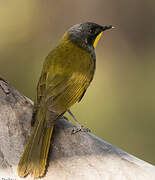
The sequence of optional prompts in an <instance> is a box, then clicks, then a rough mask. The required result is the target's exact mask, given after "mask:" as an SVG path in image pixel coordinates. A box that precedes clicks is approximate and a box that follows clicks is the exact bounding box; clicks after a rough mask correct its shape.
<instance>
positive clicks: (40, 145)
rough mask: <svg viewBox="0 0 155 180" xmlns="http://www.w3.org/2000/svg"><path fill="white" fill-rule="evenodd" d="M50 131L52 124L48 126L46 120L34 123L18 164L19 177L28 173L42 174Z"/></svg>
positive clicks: (36, 175) (39, 175) (35, 175)
mask: <svg viewBox="0 0 155 180" xmlns="http://www.w3.org/2000/svg"><path fill="white" fill-rule="evenodd" d="M52 132H53V126H50V127H48V126H47V121H45V120H41V121H39V122H37V123H35V125H34V127H33V129H32V132H31V135H30V138H29V140H28V143H27V145H26V147H25V150H24V153H23V155H22V157H21V159H20V161H19V164H18V169H17V171H18V175H19V176H20V177H25V176H27V175H28V174H29V173H30V174H31V176H33V177H35V178H39V177H42V176H43V175H44V172H45V168H46V161H47V157H48V152H49V147H50V139H51V136H52Z"/></svg>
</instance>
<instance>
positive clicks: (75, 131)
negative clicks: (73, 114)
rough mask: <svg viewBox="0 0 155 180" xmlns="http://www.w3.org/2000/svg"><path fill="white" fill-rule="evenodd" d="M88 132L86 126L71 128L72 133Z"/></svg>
mask: <svg viewBox="0 0 155 180" xmlns="http://www.w3.org/2000/svg"><path fill="white" fill-rule="evenodd" d="M80 131H81V132H90V129H88V128H84V127H83V126H79V127H74V128H73V129H72V134H75V133H77V132H80Z"/></svg>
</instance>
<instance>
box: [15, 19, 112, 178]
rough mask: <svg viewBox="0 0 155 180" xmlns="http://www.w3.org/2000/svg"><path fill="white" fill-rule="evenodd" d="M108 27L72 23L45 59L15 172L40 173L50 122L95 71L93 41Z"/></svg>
mask: <svg viewBox="0 0 155 180" xmlns="http://www.w3.org/2000/svg"><path fill="white" fill-rule="evenodd" d="M111 28H112V26H111V25H110V26H100V25H98V24H95V23H91V22H86V23H81V24H77V25H74V26H73V27H71V28H70V29H69V30H68V31H67V32H66V33H65V34H64V36H63V37H62V39H61V41H60V43H59V44H58V45H57V47H56V48H54V49H53V50H52V51H51V52H50V53H49V55H48V56H47V58H46V59H45V61H44V64H43V69H42V73H41V76H40V79H39V82H38V86H37V96H36V100H35V103H34V111H33V117H32V118H33V119H32V122H33V123H34V125H33V127H32V131H31V135H30V138H29V139H28V142H27V145H26V147H25V150H24V153H23V155H22V156H21V159H20V162H19V164H18V175H19V176H21V177H25V176H26V175H28V174H31V175H32V176H33V177H35V178H39V177H42V176H43V175H44V173H45V167H46V161H47V156H48V152H49V147H50V140H51V136H52V131H53V125H54V124H55V122H56V121H57V120H58V119H59V118H60V117H61V116H62V115H63V114H64V113H65V112H66V111H67V110H69V109H70V107H71V106H72V105H73V104H74V103H76V102H79V101H80V100H81V98H82V97H83V95H84V93H85V92H86V90H87V88H88V86H89V85H90V83H91V81H92V79H93V76H94V72H95V61H96V56H95V47H96V44H97V42H98V40H99V38H100V36H101V34H102V33H103V32H104V31H105V30H108V29H111ZM49 123H50V126H49Z"/></svg>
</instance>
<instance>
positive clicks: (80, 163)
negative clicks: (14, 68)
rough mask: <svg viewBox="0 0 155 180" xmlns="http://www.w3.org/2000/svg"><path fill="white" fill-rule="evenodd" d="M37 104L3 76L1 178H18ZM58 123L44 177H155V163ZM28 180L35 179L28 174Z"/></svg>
mask: <svg viewBox="0 0 155 180" xmlns="http://www.w3.org/2000/svg"><path fill="white" fill-rule="evenodd" d="M32 107H33V103H32V101H31V100H29V99H28V98H26V97H25V96H23V95H21V94H20V93H19V92H18V91H17V90H15V89H14V88H13V87H11V86H10V85H9V84H8V83H7V82H6V81H4V80H3V79H0V180H2V179H3V180H6V179H9V180H17V179H19V180H20V179H21V178H19V177H18V176H17V171H16V169H17V164H18V161H19V158H20V156H21V154H22V152H23V150H24V147H25V144H26V141H27V139H28V137H29V135H30V130H31V116H32ZM73 127H74V125H72V124H71V123H69V122H67V121H65V120H63V119H61V120H59V121H58V123H57V124H56V125H55V129H54V135H53V138H52V140H51V141H52V142H51V147H50V152H49V158H48V167H47V172H46V175H45V177H43V178H42V179H43V180H52V179H53V180H73V179H74V180H94V179H95V180H155V166H153V165H151V164H149V163H147V162H145V161H142V160H140V159H138V158H136V157H134V156H132V155H130V154H128V153H126V152H124V151H122V150H120V149H119V148H116V147H114V146H112V145H111V144H109V143H107V142H105V141H103V140H102V139H100V138H98V137H96V136H94V135H93V134H91V133H85V132H78V133H76V134H74V135H72V134H71V131H72V128H73ZM25 179H28V180H30V179H32V178H31V177H30V176H27V177H26V178H25Z"/></svg>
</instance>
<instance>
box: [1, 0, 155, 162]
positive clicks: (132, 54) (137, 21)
mask: <svg viewBox="0 0 155 180" xmlns="http://www.w3.org/2000/svg"><path fill="white" fill-rule="evenodd" d="M154 7H155V1H154V0H149V1H145V0H141V1H139V0H130V1H124V0H117V1H114V0H113V1H112V0H111V1H109V0H97V1H90V0H85V1H83V0H78V1H72V0H67V1H66V0H61V1H54V0H53V1H51V0H44V1H42V0H34V1H32V0H22V1H21V0H14V1H10V0H5V1H0V76H2V77H3V78H5V79H7V80H8V81H9V82H10V83H11V84H12V85H13V86H14V87H15V88H17V89H18V90H19V91H20V92H22V93H23V94H24V95H26V96H28V97H30V98H32V99H33V97H34V94H35V92H36V89H35V88H36V84H37V81H38V78H39V76H40V71H41V68H42V63H43V60H44V58H45V57H46V55H47V54H48V52H49V51H50V50H51V49H52V48H54V46H55V45H56V44H57V43H58V42H59V40H60V38H61V36H62V35H63V33H64V32H65V30H66V29H68V28H69V27H70V26H72V25H73V24H77V23H80V22H85V21H92V22H96V23H99V24H102V25H104V24H106V25H109V24H113V25H114V26H116V29H114V30H113V31H109V32H105V34H104V35H103V37H102V39H101V40H100V42H99V44H98V46H97V49H96V54H97V69H96V74H95V78H94V80H93V82H92V84H91V86H90V88H89V89H88V91H87V93H86V95H85V97H84V98H83V100H82V102H81V103H80V104H76V105H74V107H73V108H72V110H73V112H74V113H75V115H76V117H77V119H78V120H80V122H81V123H82V124H83V125H84V126H86V127H89V128H90V129H91V130H92V132H93V133H94V134H96V135H97V136H99V137H101V138H103V139H104V140H106V141H108V142H110V143H112V144H113V145H115V146H117V147H120V148H121V149H123V150H125V151H127V152H129V153H131V154H133V155H136V156H137V157H139V158H141V159H144V160H145V161H148V162H150V163H152V164H154V165H155V154H154V153H155V140H154V137H155V21H154V19H155V8H154ZM70 119H71V118H70Z"/></svg>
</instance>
